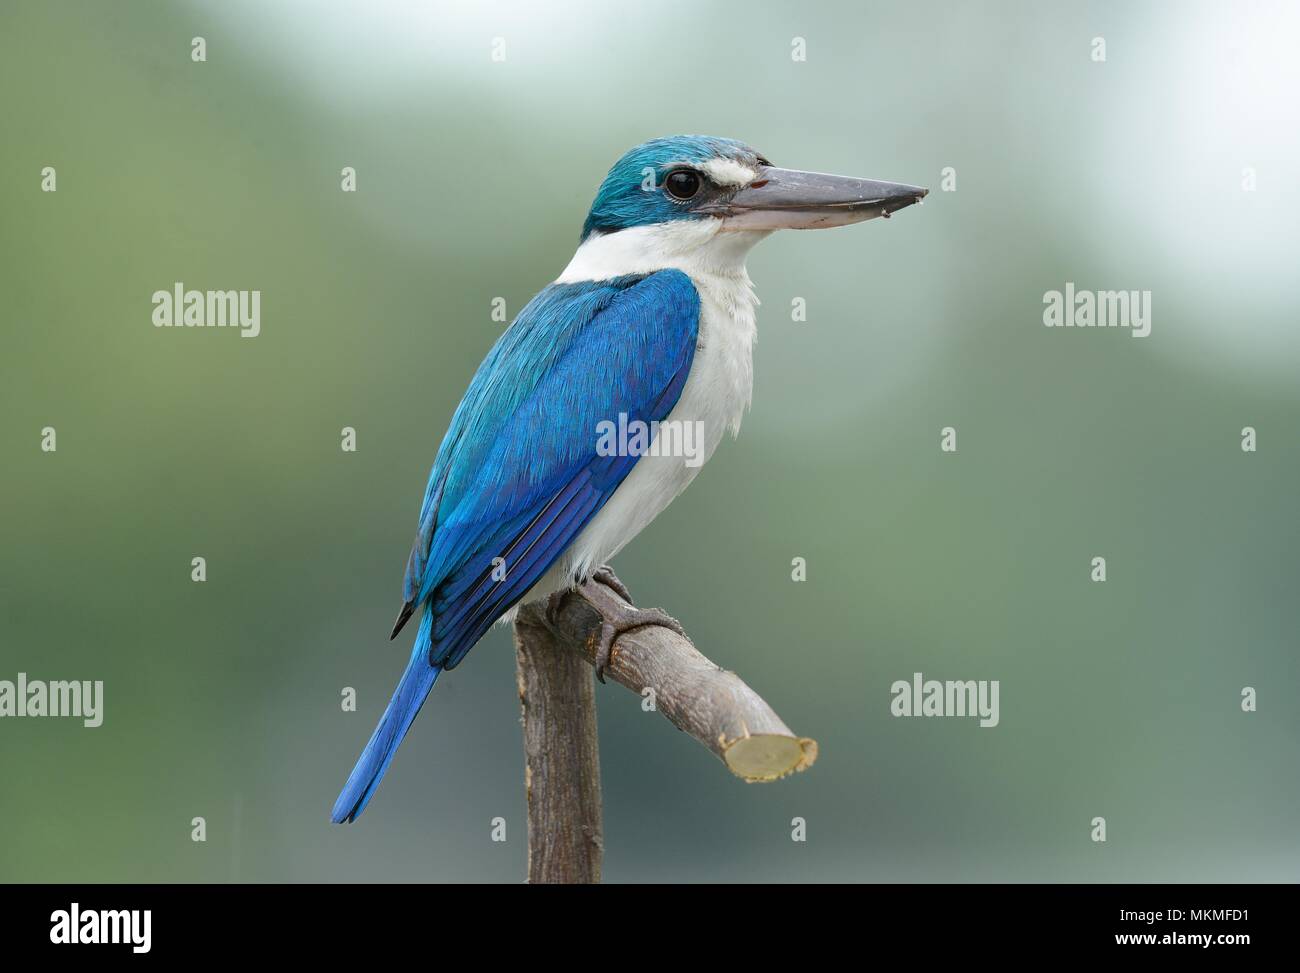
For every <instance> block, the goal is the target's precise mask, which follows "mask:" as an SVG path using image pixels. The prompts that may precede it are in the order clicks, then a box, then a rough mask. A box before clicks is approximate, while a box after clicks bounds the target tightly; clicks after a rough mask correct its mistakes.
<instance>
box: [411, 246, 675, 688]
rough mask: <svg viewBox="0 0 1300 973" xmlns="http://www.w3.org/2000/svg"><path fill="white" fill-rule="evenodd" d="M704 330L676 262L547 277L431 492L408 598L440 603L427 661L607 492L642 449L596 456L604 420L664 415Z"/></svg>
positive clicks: (497, 353) (448, 664)
mask: <svg viewBox="0 0 1300 973" xmlns="http://www.w3.org/2000/svg"><path fill="white" fill-rule="evenodd" d="M698 329H699V295H698V294H697V293H696V291H695V287H694V285H693V284H692V283H691V281H690V278H689V277H687V276H686V275H685V274H683V273H681V272H680V271H676V270H665V271H659V272H657V273H654V274H651V275H649V276H645V277H639V276H635V277H622V278H617V279H614V280H607V281H585V282H580V283H571V284H552V285H551V286H550V287H547V288H546V289H545V290H543V291H542V292H541V293H540V294H538V295H537V296H536V297H535V298H534V299H533V300H532V301H531V302H529V304H528V305H527V306H526V307H525V308H524V309H523V310H522V311H521V312H520V313H519V317H518V318H517V319H516V320H515V322H514V323H513V324H512V325H511V326H510V328H509V329H508V330H507V331H506V332H505V333H504V334H503V335H502V336H501V338H500V339H499V340H498V341H497V343H496V345H495V346H494V347H493V348H492V351H491V352H490V353H489V354H488V357H487V358H486V359H485V360H484V362H483V364H482V365H481V366H480V367H479V370H478V373H477V374H476V375H475V376H474V379H473V381H472V382H471V383H470V387H469V390H468V391H467V392H466V394H465V398H464V399H463V400H462V402H461V404H460V407H459V408H458V409H457V410H456V414H455V416H454V417H453V419H452V422H451V427H450V429H448V431H447V435H446V437H445V438H444V439H443V443H442V447H441V448H440V449H439V451H438V457H437V460H436V461H435V462H434V465H433V470H432V472H431V473H430V476H429V483H428V486H427V488H426V490H425V497H424V504H423V506H422V508H421V511H420V521H419V529H418V532H417V535H416V539H415V544H414V545H413V547H412V550H411V557H410V559H409V561H408V563H407V572H406V578H405V582H404V585H403V595H404V598H405V600H406V602H407V603H408V606H409V607H410V609H411V610H413V609H414V608H416V607H418V606H419V605H420V604H424V603H425V602H426V601H427V603H428V605H429V607H430V608H431V609H432V612H433V616H434V618H433V623H432V631H431V647H430V651H429V660H430V662H431V663H433V664H437V665H441V666H443V667H444V668H452V667H453V666H455V665H456V663H457V662H459V661H460V659H461V658H462V657H463V656H464V654H465V652H467V651H468V650H469V649H470V648H471V647H472V646H473V644H474V643H475V642H477V641H478V639H479V638H480V637H481V636H482V634H483V633H484V632H485V631H486V630H487V628H488V627H489V626H491V624H492V623H493V622H494V621H495V620H496V619H497V618H498V617H499V616H500V615H502V614H504V613H505V612H506V611H507V610H508V609H509V608H510V607H512V606H513V605H514V603H515V602H516V601H517V600H518V599H519V598H521V597H522V596H523V595H524V594H525V593H527V591H528V589H529V588H531V587H532V585H533V584H535V583H536V582H537V580H539V579H540V578H541V576H542V575H543V574H544V573H545V572H546V570H547V569H548V568H549V567H550V566H551V564H552V563H554V561H555V560H556V558H558V557H559V555H560V554H561V553H562V552H563V551H564V549H565V548H566V547H567V546H568V545H569V543H570V542H571V541H572V540H573V538H574V537H576V536H577V534H578V533H579V532H580V531H581V529H582V528H583V527H584V526H585V525H586V524H587V523H588V522H589V521H590V520H591V518H592V517H593V516H594V515H595V514H596V512H597V511H598V510H599V509H600V508H601V507H602V506H603V505H604V504H605V502H606V501H607V500H608V499H609V498H610V496H612V495H613V493H614V490H615V489H616V488H617V487H618V485H619V484H620V483H621V482H622V481H623V478H624V477H626V476H627V474H628V472H629V471H630V470H631V468H632V465H633V464H634V463H635V462H636V460H637V457H635V456H598V455H597V453H596V442H597V425H598V423H600V422H601V421H602V420H611V419H612V420H617V417H618V414H619V413H620V412H624V413H627V415H628V419H629V421H631V420H638V419H639V420H641V421H644V422H650V421H652V420H660V419H664V418H665V417H667V415H668V414H669V412H671V410H672V408H673V406H674V405H675V404H676V402H677V399H678V397H679V396H680V395H681V390H682V387H683V385H684V384H685V382H686V376H687V374H688V373H689V371H690V365H691V361H692V358H693V356H694V353H695V342H696V338H697V336H698ZM497 557H501V558H504V560H505V564H504V567H505V577H504V579H503V580H500V581H498V580H495V579H494V578H493V571H492V566H493V565H492V561H493V559H494V558H497ZM499 573H500V572H498V574H499Z"/></svg>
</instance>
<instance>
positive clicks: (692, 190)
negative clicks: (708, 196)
mask: <svg viewBox="0 0 1300 973" xmlns="http://www.w3.org/2000/svg"><path fill="white" fill-rule="evenodd" d="M664 189H666V190H667V191H668V195H669V196H671V197H672V198H673V199H690V198H691V197H692V196H694V195H695V194H696V193H698V192H699V191H700V174H699V173H698V172H694V171H692V170H690V169H674V170H673V171H672V172H670V173H668V175H666V176H664Z"/></svg>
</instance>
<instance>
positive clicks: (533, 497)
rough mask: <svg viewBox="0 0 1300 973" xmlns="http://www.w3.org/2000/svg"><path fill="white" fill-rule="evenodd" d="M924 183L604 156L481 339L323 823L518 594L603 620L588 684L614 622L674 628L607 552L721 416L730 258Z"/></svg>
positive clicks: (743, 294)
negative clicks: (635, 598)
mask: <svg viewBox="0 0 1300 973" xmlns="http://www.w3.org/2000/svg"><path fill="white" fill-rule="evenodd" d="M927 192H928V190H926V189H922V188H920V187H917V186H910V185H905V184H901V183H891V182H879V181H876V180H870V179H856V178H850V177H846V176H833V175H828V174H825V173H819V172H803V171H799V170H794V169H782V168H779V167H777V166H775V165H773V164H772V163H771V162H769V161H768V160H767V158H765V157H764V156H763V155H761V154H760V153H758V152H756V151H755V150H754V149H752V148H750V147H749V146H748V145H745V144H744V143H742V142H738V141H735V140H733V139H725V138H715V137H710V136H699V135H679V136H673V137H669V138H657V139H652V140H651V141H649V142H646V143H644V144H642V145H638V146H636V147H635V148H634V149H631V150H630V151H628V152H627V153H626V154H625V155H624V156H623V157H622V158H620V159H619V160H618V161H617V162H615V163H614V166H613V168H611V169H610V170H609V173H608V174H607V175H606V176H605V179H604V181H603V182H602V183H601V184H600V188H599V189H598V190H597V192H596V198H595V201H594V202H593V203H592V204H591V209H590V211H589V212H588V213H587V219H586V221H585V222H584V223H583V225H582V234H581V237H580V239H579V244H578V248H577V250H576V252H575V253H574V255H573V259H572V260H570V261H569V264H568V266H567V267H565V268H564V270H563V272H562V273H561V274H560V276H559V277H557V278H556V279H555V281H554V282H553V283H551V284H549V285H547V286H546V287H545V288H544V289H543V290H542V291H541V292H540V293H539V294H537V296H535V297H534V298H533V299H532V300H531V301H529V302H528V304H527V305H526V306H525V307H524V308H523V310H521V311H520V312H519V314H518V316H517V317H516V318H515V319H514V321H513V322H512V323H511V324H510V326H509V327H508V328H507V329H506V330H505V332H504V333H503V334H502V335H501V337H500V338H499V339H498V340H497V342H496V343H495V344H494V345H493V347H492V349H491V351H489V352H488V355H487V357H486V358H485V359H484V360H483V363H482V364H481V365H480V366H479V368H478V371H477V372H476V373H475V375H474V378H473V379H472V380H471V382H470V384H469V388H468V390H467V391H466V392H465V396H464V398H463V399H462V400H461V402H460V405H459V406H458V407H457V409H456V411H455V413H454V415H453V416H452V419H451V425H450V427H449V428H448V430H447V434H446V435H445V436H444V437H443V440H442V445H441V446H440V447H439V449H438V454H437V457H436V458H435V459H434V462H433V469H432V472H430V474H429V480H428V483H427V485H426V486H425V490H424V500H423V503H422V504H421V507H420V516H419V521H418V524H417V528H416V533H415V542H414V544H413V545H412V547H411V554H410V557H409V558H408V560H407V564H406V574H405V578H404V580H403V585H402V606H401V609H400V611H399V613H398V616H397V623H396V624H395V625H394V627H393V633H392V636H391V637H392V638H396V636H397V634H398V633H399V632H400V631H401V630H402V628H403V626H405V625H406V623H407V622H408V621H409V620H410V619H411V618H413V617H414V616H415V615H416V614H417V613H418V614H419V623H418V625H417V629H416V634H415V644H414V647H413V649H412V651H411V657H410V660H409V662H408V663H407V665H406V669H405V671H404V672H403V673H402V677H401V680H400V681H399V682H398V684H397V689H396V691H395V692H394V693H393V698H392V701H391V702H390V703H389V704H388V708H387V709H386V710H385V711H384V714H383V716H382V717H381V718H380V720H379V725H378V726H377V727H376V728H375V731H374V734H373V735H372V736H371V738H370V742H369V743H367V744H366V747H365V749H364V750H363V751H362V753H361V757H360V759H359V760H358V761H357V764H356V767H355V768H354V769H353V771H352V774H351V776H349V777H348V781H347V783H346V784H345V785H344V787H343V791H342V793H341V794H340V795H339V798H338V801H337V802H336V803H335V804H334V810H333V814H332V820H333V821H334V822H335V823H342V822H351V821H355V820H356V819H357V817H358V816H359V815H360V814H361V813H362V812H363V811H364V810H365V808H366V805H367V804H368V803H369V802H370V799H371V797H373V796H374V793H375V789H376V788H377V787H378V786H379V782H380V780H381V779H382V778H383V776H384V772H385V771H386V770H387V769H388V765H389V764H390V763H391V762H392V759H393V755H394V753H395V752H396V751H397V748H398V745H399V744H400V743H401V742H402V739H403V737H405V735H406V732H407V730H408V729H409V728H410V726H411V723H412V721H413V720H414V719H415V717H416V714H417V713H419V711H420V708H421V706H422V705H423V704H424V701H425V698H426V697H427V696H428V695H429V691H430V690H431V689H432V688H433V684H434V683H435V682H436V681H437V680H438V677H439V676H440V675H441V674H442V673H443V672H445V671H447V670H449V669H454V668H455V667H456V666H457V665H458V664H459V663H460V661H461V660H462V659H463V658H464V657H465V655H466V653H468V652H469V650H470V649H472V648H473V647H474V645H475V643H476V642H478V641H479V639H480V638H482V637H483V635H484V633H486V632H487V630H488V629H489V628H490V627H491V626H492V625H493V623H494V622H497V621H502V622H510V621H512V620H513V618H514V614H515V612H516V611H517V610H518V607H519V605H521V604H523V603H526V602H532V601H539V600H542V599H545V598H549V599H551V601H552V603H554V599H555V598H557V597H563V596H564V595H565V594H567V593H568V592H569V591H572V590H575V589H577V590H580V591H581V592H582V593H583V594H584V595H585V596H587V597H588V599H589V600H590V601H592V603H593V605H595V606H597V608H598V610H599V612H600V614H601V616H602V619H603V622H602V625H601V630H600V636H599V645H598V648H597V653H596V675H597V676H598V677H601V681H602V682H603V681H604V680H603V673H604V668H605V666H606V665H607V664H608V661H609V655H610V652H611V650H612V647H613V644H614V641H615V640H616V639H617V638H618V636H619V635H621V634H622V633H623V632H626V631H628V630H630V629H633V628H637V627H640V626H644V625H664V626H666V627H669V628H672V629H674V630H675V631H678V632H681V627H680V625H678V623H677V622H676V620H675V619H673V618H672V617H671V616H669V615H667V614H666V613H664V612H663V611H661V610H659V609H654V608H636V607H634V606H632V605H631V600H632V599H631V598H630V596H628V594H627V591H626V589H625V588H623V587H622V585H621V584H620V583H619V582H618V579H617V577H616V576H615V575H614V574H613V572H612V571H611V570H610V569H609V567H608V562H609V560H610V559H611V558H612V557H613V556H614V555H615V554H617V553H618V552H619V551H620V550H621V549H622V548H623V546H624V545H625V544H627V543H628V541H630V540H632V538H634V537H635V536H636V535H637V534H639V533H640V532H641V531H642V529H644V528H645V527H646V525H647V524H649V523H650V522H651V521H652V520H654V518H655V517H656V516H658V515H659V513H660V512H661V511H662V510H663V509H664V508H665V507H667V506H668V504H669V503H671V502H672V501H673V499H674V498H675V497H676V496H677V495H678V494H679V493H681V492H682V491H683V490H684V489H685V488H686V487H687V485H688V484H690V482H691V481H692V480H693V479H694V478H695V476H696V474H697V473H698V472H699V471H700V469H701V468H702V466H703V463H704V462H705V461H707V460H708V458H709V457H710V456H712V454H713V452H714V450H715V449H716V448H717V446H718V444H719V442H720V441H721V440H722V438H723V436H724V434H725V433H726V432H727V431H730V432H731V433H732V435H735V434H737V433H738V432H739V431H740V422H741V417H742V415H743V414H744V412H745V409H746V408H747V407H748V406H749V403H750V396H751V390H752V386H753V358H752V348H753V344H754V338H755V315H754V309H755V306H756V305H757V304H758V300H757V298H756V297H755V295H754V290H753V286H752V284H751V282H750V279H749V274H748V272H747V271H746V269H745V258H746V255H747V254H748V253H749V251H750V250H751V249H752V248H753V246H754V245H755V244H756V243H758V242H759V241H760V240H762V239H764V238H765V237H767V236H769V235H770V234H771V233H773V232H774V231H776V230H781V229H813V228H820V227H835V226H845V225H848V224H850V223H858V222H861V221H863V220H869V219H872V218H874V217H878V216H880V217H888V216H890V214H892V213H894V212H896V211H898V210H900V209H902V208H904V207H905V206H910V205H911V204H912V203H917V202H920V201H921V199H922V198H923V197H924V196H925V195H926V194H927ZM611 424H613V426H614V427H616V428H618V429H620V430H623V429H628V428H632V427H634V426H636V424H641V425H642V426H643V427H648V428H651V429H656V428H657V429H659V430H660V432H659V434H658V436H662V434H663V432H662V430H663V429H665V428H678V429H680V428H685V427H689V428H690V429H691V430H693V431H695V432H696V435H695V436H694V437H693V439H694V443H693V448H692V449H691V450H690V455H687V456H684V455H679V453H681V452H682V451H681V450H677V451H674V450H672V449H656V448H655V443H651V444H649V446H648V448H647V445H646V444H645V443H644V442H641V443H639V444H638V443H637V442H635V441H633V442H619V443H618V444H617V445H618V446H621V447H626V448H609V446H610V443H609V442H608V439H609V437H608V436H607V435H606V433H607V431H608V429H609V428H611ZM658 436H656V439H657V438H658ZM635 438H636V437H633V439H634V440H635ZM643 438H644V437H643ZM681 438H682V437H679V441H680V440H681ZM602 586H604V590H602ZM608 589H612V590H613V591H615V592H617V593H618V594H619V596H620V597H619V598H614V597H610V596H609V594H608Z"/></svg>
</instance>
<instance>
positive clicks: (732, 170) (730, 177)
mask: <svg viewBox="0 0 1300 973" xmlns="http://www.w3.org/2000/svg"><path fill="white" fill-rule="evenodd" d="M700 168H701V169H702V170H704V174H705V175H706V176H708V177H709V178H710V179H711V180H713V181H714V182H715V183H717V184H718V185H719V186H748V185H749V184H750V183H751V182H753V181H754V179H755V178H757V176H758V173H757V172H755V171H754V170H753V169H751V168H749V166H746V165H741V164H740V163H739V162H736V161H735V160H734V159H710V160H709V161H708V162H705V163H703V164H702V165H701V166H700Z"/></svg>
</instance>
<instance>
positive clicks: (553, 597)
mask: <svg viewBox="0 0 1300 973" xmlns="http://www.w3.org/2000/svg"><path fill="white" fill-rule="evenodd" d="M568 595H569V589H568V588H562V589H560V590H559V591H555V592H552V593H551V594H550V595H548V596H547V598H546V609H545V615H546V623H547V624H548V625H550V626H551V628H558V627H559V624H560V608H561V606H563V604H564V599H565V598H567V597H568Z"/></svg>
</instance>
